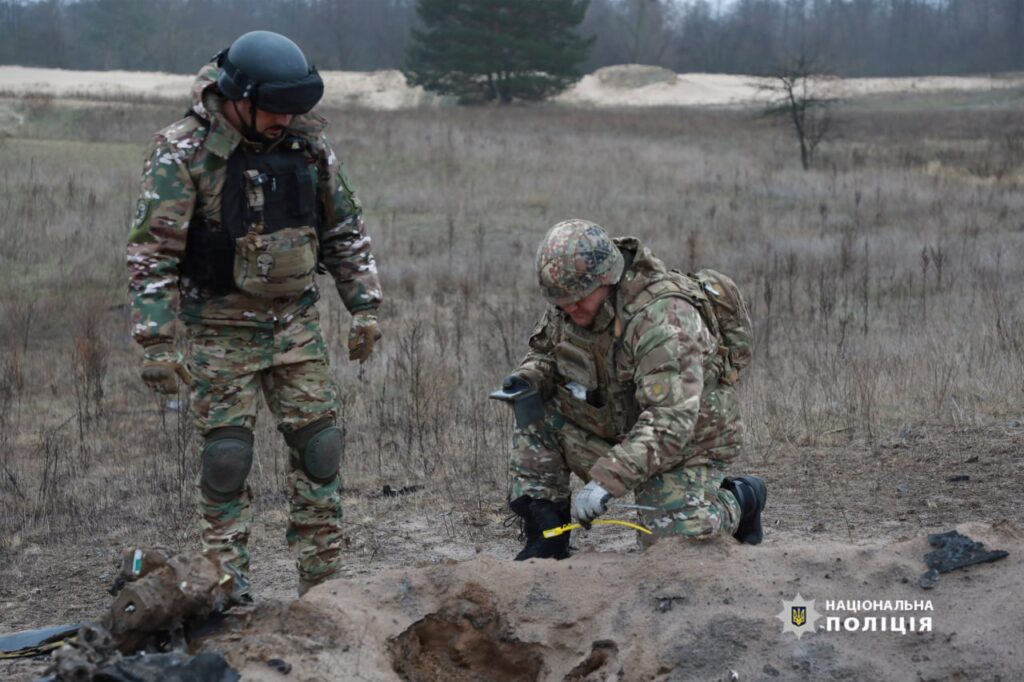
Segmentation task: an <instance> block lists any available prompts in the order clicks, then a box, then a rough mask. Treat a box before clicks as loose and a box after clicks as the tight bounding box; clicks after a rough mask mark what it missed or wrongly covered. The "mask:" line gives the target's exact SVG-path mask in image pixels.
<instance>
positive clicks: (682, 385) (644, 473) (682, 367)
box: [589, 298, 707, 497]
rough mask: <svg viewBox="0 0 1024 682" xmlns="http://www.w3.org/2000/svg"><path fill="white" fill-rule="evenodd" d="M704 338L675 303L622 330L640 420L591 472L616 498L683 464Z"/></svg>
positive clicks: (696, 406) (656, 307) (657, 306)
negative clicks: (699, 341) (632, 370)
mask: <svg viewBox="0 0 1024 682" xmlns="http://www.w3.org/2000/svg"><path fill="white" fill-rule="evenodd" d="M702 333H705V334H706V333H707V332H706V329H705V328H704V323H703V322H702V321H701V319H700V315H699V314H698V313H697V311H696V310H695V309H694V308H693V306H691V305H690V304H689V303H687V302H685V301H683V300H682V299H676V298H669V299H663V300H661V301H657V302H655V303H654V304H652V305H651V306H650V307H648V308H647V309H645V310H644V311H642V312H641V313H639V314H638V315H637V316H636V317H635V318H634V319H633V320H632V321H631V322H630V324H629V326H628V327H627V328H626V330H625V333H624V335H623V349H624V350H625V352H627V353H630V354H631V355H632V358H633V363H634V367H635V370H634V374H633V379H634V381H635V382H636V398H637V402H638V403H639V405H640V409H641V413H640V417H639V419H638V420H637V422H636V424H635V425H634V426H633V428H632V429H631V430H630V431H629V433H628V434H627V435H626V438H625V440H623V441H622V442H621V443H619V444H618V445H616V446H615V447H613V448H612V449H611V450H610V451H609V452H608V454H607V455H605V456H604V457H602V458H601V459H599V460H597V462H596V463H595V464H594V466H593V467H591V469H590V472H589V473H590V477H591V479H592V480H594V481H596V482H597V483H599V484H600V485H601V486H602V487H603V488H605V489H606V490H607V491H608V492H610V493H611V494H612V495H614V496H615V497H622V496H623V495H625V494H626V493H627V492H629V491H630V490H633V489H634V488H636V487H637V486H639V485H640V484H642V483H643V482H644V481H647V480H648V479H650V478H651V477H653V476H656V475H657V474H659V473H661V472H663V471H665V470H667V469H671V468H673V467H674V466H676V465H678V464H679V463H681V462H682V459H683V456H684V452H685V447H686V444H687V443H688V442H689V441H690V439H691V438H692V437H693V430H694V426H695V425H696V423H697V417H698V415H699V413H700V398H701V393H702V391H703V388H704V369H703V358H702V354H701V347H700V344H699V343H698V340H697V339H698V337H699V335H701V334H702Z"/></svg>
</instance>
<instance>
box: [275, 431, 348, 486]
mask: <svg viewBox="0 0 1024 682" xmlns="http://www.w3.org/2000/svg"><path fill="white" fill-rule="evenodd" d="M284 439H285V442H287V443H288V446H289V447H290V448H292V450H294V451H295V456H296V457H297V458H298V461H297V462H296V464H297V465H298V466H299V468H300V469H302V471H303V472H305V474H306V476H308V477H309V479H310V480H311V481H313V482H315V483H321V484H323V483H328V482H330V481H332V480H333V479H334V477H335V476H337V475H338V467H339V466H340V465H341V456H342V454H343V453H344V451H345V433H344V431H342V430H341V429H340V428H338V427H337V426H336V425H335V424H334V423H333V422H332V421H331V419H330V418H327V419H319V420H317V421H315V422H313V423H312V424H308V425H306V426H303V427H302V428H301V429H297V430H295V431H292V432H291V433H287V434H285V437H284Z"/></svg>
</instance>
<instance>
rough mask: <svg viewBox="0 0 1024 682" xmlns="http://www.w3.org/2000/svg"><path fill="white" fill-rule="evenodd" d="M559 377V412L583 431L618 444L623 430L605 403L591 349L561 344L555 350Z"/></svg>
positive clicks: (599, 375)
mask: <svg viewBox="0 0 1024 682" xmlns="http://www.w3.org/2000/svg"><path fill="white" fill-rule="evenodd" d="M554 356H555V364H556V365H557V366H558V373H559V374H560V375H561V382H560V383H559V386H558V392H557V399H558V406H559V407H558V409H559V412H560V413H561V414H562V416H564V417H565V418H567V419H569V420H570V421H572V422H573V423H575V424H576V425H577V426H580V427H581V428H583V429H584V430H585V431H589V432H590V433H593V434H594V435H596V436H599V437H600V438H603V439H606V440H609V441H613V440H617V439H618V438H619V436H620V434H621V432H622V430H623V428H622V424H620V423H619V422H620V420H619V419H617V418H616V417H617V415H616V411H615V410H614V409H613V406H612V405H611V404H609V402H608V400H607V395H608V388H609V387H608V386H606V385H604V384H606V383H607V382H606V381H602V375H601V374H599V371H598V366H597V362H596V359H595V357H594V351H593V349H586V348H581V347H580V346H577V345H576V344H573V343H568V342H566V341H562V342H561V343H559V344H558V345H556V346H555V349H554Z"/></svg>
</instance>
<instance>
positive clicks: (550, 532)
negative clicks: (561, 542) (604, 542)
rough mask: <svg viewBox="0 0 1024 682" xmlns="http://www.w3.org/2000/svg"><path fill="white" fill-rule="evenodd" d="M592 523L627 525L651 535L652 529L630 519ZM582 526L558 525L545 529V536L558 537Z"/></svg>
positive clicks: (604, 520) (599, 520) (573, 524)
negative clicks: (631, 521)
mask: <svg viewBox="0 0 1024 682" xmlns="http://www.w3.org/2000/svg"><path fill="white" fill-rule="evenodd" d="M591 523H592V524H594V525H604V526H611V525H615V526H626V527H627V528H632V529H633V530H638V531H640V532H641V533H647V534H648V535H651V531H649V530H647V529H646V528H644V527H643V526H641V525H639V524H636V523H630V522H629V521H619V520H618V519H598V520H597V521H591ZM582 527H583V526H581V525H580V524H578V523H567V524H565V525H564V526H558V527H557V528H549V529H547V530H546V531H544V537H545V538H554V537H558V536H559V535H561V534H562V533H568V532H569V531H571V530H573V529H574V528H582Z"/></svg>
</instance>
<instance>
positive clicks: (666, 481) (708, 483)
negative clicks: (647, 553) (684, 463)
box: [636, 463, 742, 545]
mask: <svg viewBox="0 0 1024 682" xmlns="http://www.w3.org/2000/svg"><path fill="white" fill-rule="evenodd" d="M723 478H724V473H723V470H722V469H721V467H719V466H716V465H715V464H714V463H712V464H710V465H709V464H699V465H694V466H688V467H681V468H679V469H673V470H672V471H667V472H665V473H664V474H661V475H659V476H655V477H654V478H652V479H651V480H649V481H647V483H645V484H644V485H643V486H641V487H640V488H639V489H637V491H636V501H637V504H640V505H643V506H650V507H655V510H652V511H649V510H642V511H641V512H640V518H641V520H642V522H643V524H644V525H645V526H647V528H649V529H650V530H651V532H652V535H642V536H641V538H640V540H641V542H642V543H643V544H645V545H647V544H651V543H652V542H654V541H656V540H657V539H658V538H660V537H669V536H683V537H689V538H694V539H701V540H704V539H710V538H712V537H715V536H718V535H732V534H733V533H734V532H736V528H737V527H738V526H739V522H740V517H741V514H742V512H741V509H740V506H739V504H738V503H737V501H736V498H735V497H734V496H733V495H732V494H731V493H730V492H728V491H726V490H724V489H722V488H721V484H722V480H723Z"/></svg>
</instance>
